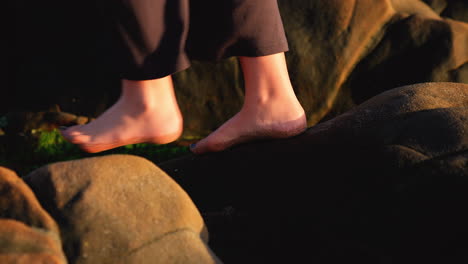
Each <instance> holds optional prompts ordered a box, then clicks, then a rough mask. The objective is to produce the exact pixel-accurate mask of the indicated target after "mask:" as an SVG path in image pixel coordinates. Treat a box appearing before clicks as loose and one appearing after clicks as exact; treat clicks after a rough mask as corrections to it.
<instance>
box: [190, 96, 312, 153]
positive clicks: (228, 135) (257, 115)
mask: <svg viewBox="0 0 468 264" xmlns="http://www.w3.org/2000/svg"><path fill="white" fill-rule="evenodd" d="M306 128H307V121H306V117H305V114H304V110H303V109H302V107H300V105H299V107H297V106H296V107H295V109H290V108H288V107H287V106H285V105H278V108H276V109H275V108H274V107H273V106H272V105H265V106H263V107H257V108H256V109H249V108H243V109H242V110H241V111H240V112H239V113H237V114H236V115H235V116H234V117H232V118H231V119H229V120H228V121H227V122H226V123H224V124H223V125H222V126H221V127H219V128H218V129H217V130H216V131H214V132H213V133H211V134H210V135H209V136H208V137H206V138H204V139H202V140H201V141H199V142H198V143H196V144H195V145H194V146H192V147H191V150H192V152H193V153H195V154H202V153H206V152H217V151H222V150H225V149H227V148H229V147H232V146H234V145H238V144H241V143H245V142H250V141H254V140H260V139H279V138H289V137H292V136H296V135H298V134H301V133H302V132H304V131H305V129H306Z"/></svg>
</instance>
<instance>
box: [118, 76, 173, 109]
mask: <svg viewBox="0 0 468 264" xmlns="http://www.w3.org/2000/svg"><path fill="white" fill-rule="evenodd" d="M120 100H121V101H122V102H124V103H126V104H128V105H131V106H134V107H138V109H139V110H141V111H153V110H155V109H156V108H161V107H166V106H167V107H169V106H171V105H172V104H176V105H177V101H176V99H175V93H174V88H173V83H172V78H171V77H170V76H167V77H164V78H160V79H154V80H142V81H132V80H122V93H121V97H120Z"/></svg>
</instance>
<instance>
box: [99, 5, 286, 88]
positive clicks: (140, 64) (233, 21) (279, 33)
mask: <svg viewBox="0 0 468 264" xmlns="http://www.w3.org/2000/svg"><path fill="white" fill-rule="evenodd" d="M97 2H98V4H97V5H98V8H99V10H100V15H102V16H104V17H106V20H107V21H109V23H108V26H109V27H111V28H110V30H113V31H114V32H116V34H115V38H113V42H114V43H111V45H112V47H111V48H110V49H112V53H113V57H114V59H115V61H116V64H117V68H118V71H119V72H120V75H121V77H122V78H125V79H130V80H147V79H156V78H161V77H164V76H167V75H170V74H173V73H175V72H178V71H181V70H184V69H186V68H188V67H189V66H190V60H191V59H195V60H212V61H218V60H221V59H224V58H227V57H231V56H248V57H256V56H264V55H270V54H275V53H279V52H284V51H287V50H288V44H287V40H286V36H285V33H284V28H283V24H282V21H281V16H280V13H279V10H278V4H277V0H98V1H97Z"/></svg>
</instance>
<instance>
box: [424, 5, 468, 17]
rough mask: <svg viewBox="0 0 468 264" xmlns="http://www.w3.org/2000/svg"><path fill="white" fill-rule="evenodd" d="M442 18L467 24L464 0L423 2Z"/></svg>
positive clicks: (467, 15)
mask: <svg viewBox="0 0 468 264" xmlns="http://www.w3.org/2000/svg"><path fill="white" fill-rule="evenodd" d="M423 1H424V2H425V3H427V4H428V5H429V6H430V7H431V8H432V9H434V11H436V12H437V13H438V14H440V15H441V16H444V17H449V18H452V19H455V20H460V21H464V22H468V2H467V1H465V0H423Z"/></svg>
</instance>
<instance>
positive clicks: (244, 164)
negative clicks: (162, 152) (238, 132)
mask: <svg viewBox="0 0 468 264" xmlns="http://www.w3.org/2000/svg"><path fill="white" fill-rule="evenodd" d="M467 117H468V85H466V84H456V83H425V84H418V85H412V86H405V87H400V88H395V89H391V90H389V91H387V92H384V93H382V94H380V95H378V96H375V97H373V98H371V99H369V100H368V101H366V102H364V103H362V104H361V105H359V106H357V107H355V108H353V109H352V110H350V111H348V112H346V113H345V114H343V115H340V116H338V117H336V118H334V119H331V120H328V121H326V122H323V123H320V124H318V125H316V126H314V127H312V128H310V129H309V130H308V131H307V132H305V133H304V134H302V135H300V136H297V137H295V138H290V139H286V140H274V141H265V142H255V143H250V144H245V145H243V146H238V147H236V148H233V149H231V150H228V151H225V152H222V153H216V154H208V155H203V156H187V157H183V158H180V159H177V160H173V161H169V162H165V163H162V164H160V167H161V168H162V169H163V170H165V171H166V172H167V173H168V174H169V175H171V176H172V177H173V178H174V179H175V180H176V181H177V182H178V183H180V184H181V186H182V187H183V188H184V189H185V190H186V191H187V192H188V193H189V194H190V196H191V197H192V199H193V200H194V201H195V203H196V204H197V205H199V208H200V210H201V211H202V212H210V211H220V210H221V209H222V208H224V207H226V206H232V207H234V208H236V209H237V211H238V212H239V214H238V216H236V215H234V218H233V219H232V218H229V217H226V218H225V220H224V222H225V223H224V224H222V223H223V221H220V220H216V219H214V220H213V221H211V222H213V223H214V224H213V223H212V224H213V226H210V221H208V220H207V223H208V228H209V229H210V230H211V232H212V233H216V234H217V237H215V240H213V237H212V242H213V245H222V247H215V246H213V250H214V251H215V252H217V254H218V255H219V256H220V257H221V259H223V260H225V261H226V262H227V261H228V260H232V259H234V260H236V261H237V262H239V261H242V263H268V262H274V261H277V260H282V261H284V263H293V262H300V261H301V260H304V259H308V260H309V259H310V261H311V262H313V261H316V262H317V263H343V262H356V263H415V262H417V263H419V262H424V263H441V262H450V263H463V262H464V261H465V260H466V259H467V258H468V250H467V249H468V243H467V242H466V240H464V237H466V235H468V229H467V227H466V224H465V223H466V222H467V221H468V218H467V217H466V216H465V214H464V212H463V210H461V208H464V206H465V204H466V201H468V194H467V193H466V191H465V190H466V188H468V177H467V176H468V153H467V151H468V134H467V131H468V120H467ZM212 186H216V188H214V187H212ZM213 197H217V199H213ZM242 214H244V216H243V215H242ZM236 217H237V218H236ZM236 219H239V220H238V221H239V222H237V223H236V221H237V220H236ZM246 219H247V220H246ZM220 223H221V224H220ZM227 227H228V228H227ZM231 230H232V231H231ZM257 234H258V235H257ZM299 241H307V243H302V242H299ZM232 248H235V249H236V250H230V249H232ZM243 256H254V257H251V258H249V259H248V261H247V262H245V261H243V260H244V259H245V258H243ZM236 261H233V263H237V262H236Z"/></svg>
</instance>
